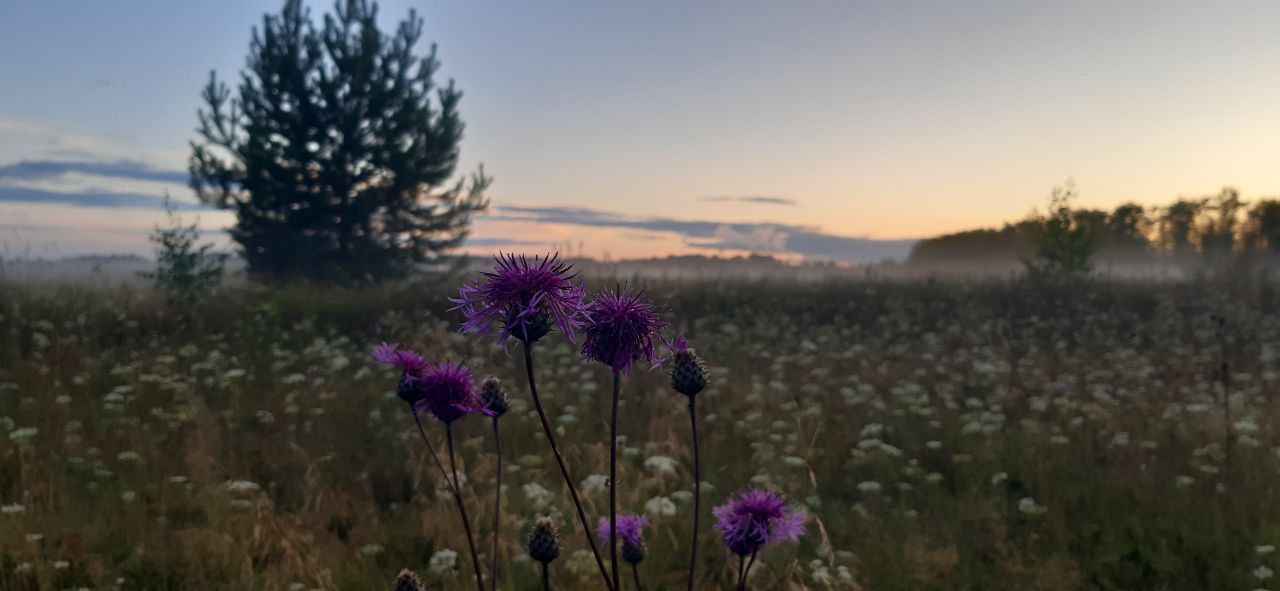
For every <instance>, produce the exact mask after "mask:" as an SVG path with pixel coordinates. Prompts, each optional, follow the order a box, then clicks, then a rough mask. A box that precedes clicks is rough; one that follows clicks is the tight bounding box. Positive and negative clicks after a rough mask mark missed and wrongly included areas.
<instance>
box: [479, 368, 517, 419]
mask: <svg viewBox="0 0 1280 591" xmlns="http://www.w3.org/2000/svg"><path fill="white" fill-rule="evenodd" d="M480 401H481V402H482V403H483V404H484V407H485V408H486V409H488V410H489V412H490V413H491V416H493V418H495V419H496V418H498V417H500V416H502V415H504V414H507V411H508V410H511V399H510V398H509V397H508V396H507V391H506V389H504V388H503V387H502V381H501V380H499V379H498V378H496V377H494V376H489V377H487V378H485V380H484V383H483V384H481V385H480Z"/></svg>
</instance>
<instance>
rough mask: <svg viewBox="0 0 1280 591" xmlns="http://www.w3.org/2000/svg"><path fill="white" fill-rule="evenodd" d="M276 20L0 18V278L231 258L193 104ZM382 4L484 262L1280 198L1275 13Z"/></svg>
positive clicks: (844, 257) (77, 15)
mask: <svg viewBox="0 0 1280 591" xmlns="http://www.w3.org/2000/svg"><path fill="white" fill-rule="evenodd" d="M279 5H280V3H278V2H248V1H242V0H220V1H219V2H216V3H215V2H191V1H186V0H174V1H171V2H154V1H150V0H112V1H111V2H98V1H91V0H43V1H40V2H0V72H3V74H4V75H3V76H2V77H0V97H3V98H0V257H3V256H20V255H24V254H25V255H26V256H70V255H76V254H86V253H107V252H118V253H139V254H145V253H147V252H149V246H148V244H147V242H146V239H145V235H146V232H147V230H148V229H149V228H150V227H151V226H153V225H154V224H156V223H157V222H158V221H160V220H161V219H162V218H161V213H160V209H159V202H160V199H161V197H162V196H163V195H164V193H165V192H166V191H168V192H169V193H170V194H172V195H173V197H174V199H175V200H176V201H178V202H179V203H184V204H190V205H189V206H188V207H185V208H184V212H183V213H184V215H185V216H187V217H188V219H194V218H195V217H197V216H198V217H199V219H200V222H201V225H202V226H203V227H205V228H207V229H208V230H209V235H210V236H212V237H214V238H215V239H218V238H219V237H220V236H223V235H222V234H221V233H220V231H219V229H220V228H223V227H226V226H227V225H228V224H230V223H231V222H232V219H231V217H230V215H229V214H228V213H226V212H222V211H214V210H208V209H201V208H199V207H196V206H195V205H194V204H193V197H192V196H191V194H190V192H189V190H187V189H186V187H185V178H186V173H185V168H186V158H187V156H188V154H189V148H188V147H187V142H188V141H190V140H191V139H192V138H193V136H194V127H195V124H196V118H195V112H196V109H197V108H198V107H199V91H200V89H201V87H202V85H203V83H204V82H205V81H206V80H207V78H208V75H209V71H210V70H216V71H217V72H219V74H220V75H222V76H224V77H230V78H234V76H236V73H237V71H238V70H239V68H241V67H242V66H243V64H244V60H245V55H246V52H247V49H248V45H249V38H250V31H251V28H252V27H254V26H255V25H258V24H259V23H260V20H261V17H262V14H263V13H264V12H266V11H274V10H278V8H279ZM380 5H381V12H380V15H381V20H382V21H383V22H384V23H385V25H386V26H387V27H390V26H391V25H393V24H394V23H395V22H397V21H398V20H400V19H402V18H403V17H404V16H405V15H406V14H407V13H408V11H409V9H410V8H414V9H416V10H417V11H418V12H419V14H421V15H422V16H423V17H424V18H425V21H426V22H425V37H426V39H428V40H430V41H434V42H435V43H437V44H438V47H439V58H440V60H441V61H442V63H443V68H442V71H441V75H442V76H443V77H445V78H452V79H454V80H455V81H456V82H457V84H458V85H459V86H460V87H461V88H462V90H463V91H464V92H465V96H464V98H463V100H462V104H461V111H462V115H463V117H464V119H465V120H466V122H467V128H466V135H465V138H464V140H463V144H462V162H461V164H460V169H459V170H460V171H469V170H471V169H474V168H475V166H476V165H478V164H480V163H483V164H484V165H485V168H486V170H487V171H488V172H489V173H490V174H492V175H493V176H494V177H495V179H496V182H495V184H494V186H493V188H492V190H491V192H490V197H491V198H492V202H493V207H492V209H491V211H490V213H489V214H488V215H485V216H482V217H481V218H479V219H478V220H477V222H476V224H475V228H474V233H473V238H472V239H471V240H469V241H468V243H467V244H466V246H465V248H466V249H467V250H468V251H473V252H492V251H493V250H495V249H512V248H515V249H528V250H535V251H536V250H546V249H548V248H552V247H553V246H555V247H557V248H560V249H562V250H571V251H573V252H574V253H575V254H577V253H578V252H581V253H582V254H585V255H589V256H595V257H611V258H630V257H643V256H655V255H658V256H660V255H666V254H688V253H696V254H726V253H727V254H734V253H741V252H748V251H756V252H770V253H775V254H779V255H783V256H791V257H796V258H803V259H818V258H830V259H834V260H838V261H846V262H860V261H866V260H878V259H881V258H901V257H902V256H904V255H905V254H906V252H907V251H908V250H909V248H910V244H911V243H912V240H913V239H916V238H920V237H926V236H930V235H936V234H939V233H944V232H949V231H956V230H962V229H967V228H973V227H981V226H991V225H998V224H1000V223H1002V222H1003V221H1007V220H1013V219H1016V218H1020V217H1022V216H1024V215H1026V214H1027V213H1029V212H1030V211H1032V210H1033V209H1034V208H1035V207H1037V206H1039V205H1041V204H1043V203H1044V201H1045V200H1046V199H1047V197H1048V195H1049V192H1050V190H1051V189H1052V187H1053V186H1054V185H1057V184H1061V183H1062V182H1064V181H1065V180H1066V179H1068V178H1071V179H1074V181H1075V184H1076V187H1077V190H1078V193H1079V195H1080V204H1081V205H1085V206H1098V207H1112V206H1114V205H1116V204H1118V203H1121V202H1124V201H1130V200H1132V201H1137V202H1139V203H1144V204H1157V203H1164V202H1168V201H1170V200H1172V199H1174V198H1176V197H1178V196H1182V195H1189V196H1194V195H1204V194H1212V193H1216V192H1217V191H1218V190H1219V189H1220V188H1222V187H1223V186H1227V185H1230V186H1234V187H1237V188H1238V189H1240V190H1241V191H1242V193H1243V194H1244V195H1245V197H1246V198H1256V197H1262V196H1275V195H1280V99H1277V97H1280V67H1278V66H1277V64H1280V36H1277V35H1276V34H1275V31H1274V25H1275V23H1277V22H1280V3H1274V2H1231V3H1209V2H1198V1H1197V2H1190V1H1188V2H1183V1H1161V2H1110V1H1108V2H1087V3H1086V2H1058V3H1049V2H1026V1H1022V0H1019V1H1008V2H983V1H975V2H954V1H950V0H941V1H936V2H928V1H911V2H888V1H883V2H852V1H848V2H818V1H804V2H760V1H751V0H741V1H730V0H701V1H697V2H685V1H680V2H675V1H672V2H665V1H664V2H659V1H653V2H626V3H624V2H555V1H546V2H515V1H511V2H507V1H499V0H491V1H486V2H461V1H457V2H439V1H425V0H419V1H416V2H410V1H404V0H395V1H391V0H386V1H383V2H381V3H380ZM310 6H311V7H312V9H313V12H315V13H317V14H318V13H319V12H322V11H324V10H327V9H328V8H329V6H330V4H329V3H328V2H313V3H311V4H310ZM223 239H225V238H223ZM556 245H558V246H556Z"/></svg>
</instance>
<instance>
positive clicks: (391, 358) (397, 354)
mask: <svg viewBox="0 0 1280 591" xmlns="http://www.w3.org/2000/svg"><path fill="white" fill-rule="evenodd" d="M373 360H374V361H377V362H378V363H381V364H383V365H390V366H392V367H398V368H400V370H401V371H403V372H404V373H406V374H409V375H422V372H424V371H426V369H427V366H428V365H429V364H428V363H427V360H426V359H424V358H423V357H422V355H419V354H417V353H415V352H414V351H411V350H409V349H401V348H400V345H393V344H387V343H382V344H381V345H378V346H377V347H374V349H373Z"/></svg>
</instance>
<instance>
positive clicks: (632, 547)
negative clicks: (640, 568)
mask: <svg viewBox="0 0 1280 591" xmlns="http://www.w3.org/2000/svg"><path fill="white" fill-rule="evenodd" d="M644 557H645V544H644V540H636V541H635V542H634V543H633V542H632V541H631V540H623V541H622V559H623V560H625V561H627V564H640V563H641V562H644Z"/></svg>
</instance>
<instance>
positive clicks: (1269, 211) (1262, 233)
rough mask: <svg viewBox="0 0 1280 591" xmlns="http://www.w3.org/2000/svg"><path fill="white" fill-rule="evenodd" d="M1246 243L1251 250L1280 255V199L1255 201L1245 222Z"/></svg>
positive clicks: (1246, 246)
mask: <svg viewBox="0 0 1280 591" xmlns="http://www.w3.org/2000/svg"><path fill="white" fill-rule="evenodd" d="M1244 245H1245V248H1248V249H1250V250H1265V251H1266V252H1268V253H1270V254H1273V255H1280V200H1276V199H1259V200H1258V201H1255V202H1254V204H1253V207H1252V208H1250V209H1249V214H1248V216H1247V218H1246V220H1245V224H1244Z"/></svg>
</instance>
